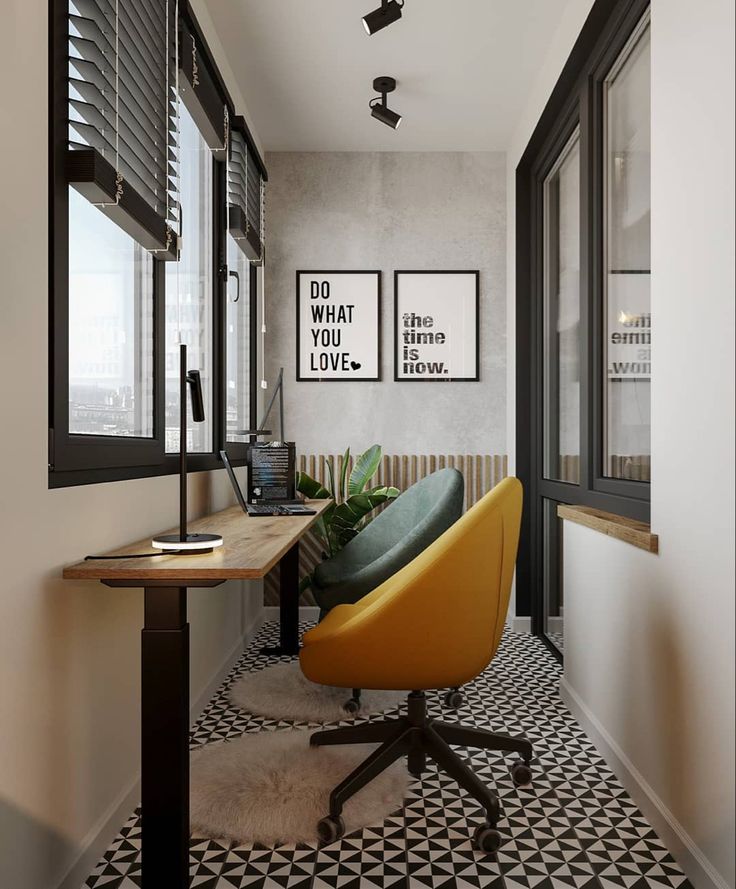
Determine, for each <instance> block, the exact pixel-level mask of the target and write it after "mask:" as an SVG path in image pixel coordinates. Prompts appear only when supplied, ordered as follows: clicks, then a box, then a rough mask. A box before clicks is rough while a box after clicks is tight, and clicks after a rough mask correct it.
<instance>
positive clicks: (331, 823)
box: [317, 815, 345, 846]
mask: <svg viewBox="0 0 736 889" xmlns="http://www.w3.org/2000/svg"><path fill="white" fill-rule="evenodd" d="M317 836H318V837H319V844H320V846H329V844H330V843H336V842H337V841H338V840H341V839H342V838H343V837H344V836H345V822H344V821H343V820H342V818H341V817H340V816H339V815H328V816H327V817H326V818H323V819H322V820H321V821H320V822H319V824H318V825H317Z"/></svg>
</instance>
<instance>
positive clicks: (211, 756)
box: [191, 730, 408, 846]
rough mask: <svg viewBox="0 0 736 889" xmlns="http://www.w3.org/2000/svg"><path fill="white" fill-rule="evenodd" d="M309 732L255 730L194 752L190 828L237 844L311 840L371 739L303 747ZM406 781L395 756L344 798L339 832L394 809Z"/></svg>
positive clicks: (370, 747)
mask: <svg viewBox="0 0 736 889" xmlns="http://www.w3.org/2000/svg"><path fill="white" fill-rule="evenodd" d="M311 734H312V733H311V732H306V731H300V730H294V731H277V732H257V733H254V734H246V735H243V736H242V737H241V738H238V739H237V740H236V741H227V742H224V743H216V744H211V745H208V746H206V747H203V748H202V749H201V750H198V751H196V752H194V753H193V755H192V766H191V825H192V831H193V833H195V835H197V836H206V837H212V838H213V839H217V840H224V841H226V842H234V843H237V844H245V843H262V844H263V845H265V846H274V845H275V844H277V843H310V844H316V842H317V822H318V821H319V820H320V818H324V816H325V815H327V814H328V812H329V796H330V792H331V790H332V789H333V788H334V787H335V785H337V784H339V783H340V781H341V780H342V779H343V778H344V777H345V776H346V775H348V774H349V773H350V772H351V771H352V770H353V769H354V768H355V766H357V765H358V764H359V763H360V762H362V761H363V760H364V759H365V758H366V757H367V756H369V755H370V753H371V752H372V751H373V750H374V749H375V745H371V744H360V745H351V746H345V747H314V748H310V747H309V736H310V735H311ZM407 785H408V772H407V769H406V763H405V762H404V761H403V760H400V761H399V762H398V763H396V764H395V765H393V766H392V767H391V768H390V769H387V770H386V771H385V772H384V773H383V774H382V775H380V776H379V777H378V778H376V779H375V780H373V781H371V782H370V783H369V784H368V786H367V787H364V788H363V790H361V791H360V792H359V793H357V794H356V795H355V796H354V797H353V798H352V799H351V800H350V801H349V802H348V803H347V804H346V805H345V809H344V811H343V818H344V819H345V826H346V832H348V833H349V832H351V831H353V830H357V829H358V828H361V827H365V826H367V825H370V824H380V823H381V822H382V821H384V820H385V819H386V817H387V816H389V815H390V814H391V813H392V812H395V811H397V810H398V809H400V808H401V806H402V804H403V801H404V796H405V794H406V788H407Z"/></svg>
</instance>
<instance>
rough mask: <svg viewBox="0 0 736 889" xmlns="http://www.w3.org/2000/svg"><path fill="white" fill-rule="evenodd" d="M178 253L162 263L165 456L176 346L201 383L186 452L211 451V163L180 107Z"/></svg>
mask: <svg viewBox="0 0 736 889" xmlns="http://www.w3.org/2000/svg"><path fill="white" fill-rule="evenodd" d="M180 113H181V121H180V128H179V154H180V167H181V174H180V175H181V207H182V250H181V257H180V259H179V262H167V263H166V450H167V451H168V452H171V451H178V450H179V343H180V342H184V343H186V345H187V365H188V369H189V370H198V371H199V372H200V374H201V378H202V395H203V398H204V412H205V421H204V423H194V422H192V412H191V406H188V407H187V416H188V423H189V425H188V441H187V447H188V450H189V451H190V452H192V453H197V452H199V453H204V452H209V451H211V450H212V428H213V423H212V419H213V418H212V325H213V321H212V301H213V295H212V279H213V261H214V260H213V252H212V251H213V243H212V237H213V213H214V210H213V203H212V202H213V195H212V189H213V166H212V165H213V160H212V153H211V152H210V149H209V148H208V147H207V144H206V143H205V141H204V139H203V138H202V135H201V134H200V132H199V130H198V129H197V126H196V124H195V123H194V121H193V120H192V117H191V116H190V114H189V112H188V111H187V110H186V108H185V107H184V104H183V103H180Z"/></svg>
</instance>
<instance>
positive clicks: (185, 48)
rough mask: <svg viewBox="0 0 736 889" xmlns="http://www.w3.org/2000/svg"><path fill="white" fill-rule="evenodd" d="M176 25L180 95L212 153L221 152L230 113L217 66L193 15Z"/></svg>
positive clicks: (225, 143)
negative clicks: (177, 26)
mask: <svg viewBox="0 0 736 889" xmlns="http://www.w3.org/2000/svg"><path fill="white" fill-rule="evenodd" d="M179 27H180V30H179V70H180V72H181V75H182V77H181V78H180V80H179V95H180V97H181V99H182V101H183V102H184V104H185V105H186V106H187V110H188V111H189V113H190V114H191V115H192V118H193V119H194V122H195V123H196V124H197V128H198V129H199V131H200V133H201V134H202V136H203V138H204V140H205V142H206V143H207V145H209V147H210V148H211V149H212V150H213V151H215V152H219V151H222V152H224V151H225V149H226V148H227V140H228V129H229V122H228V118H229V114H228V109H227V103H226V100H225V96H224V94H223V91H222V90H221V88H220V84H219V77H218V74H217V69H216V68H215V66H214V63H213V62H212V60H211V58H210V55H209V52H208V50H207V46H206V45H205V43H204V40H203V39H202V38H201V37H200V35H199V33H198V29H197V28H196V27H195V25H194V20H193V18H192V17H191V16H190V15H187V16H182V17H180V19H179Z"/></svg>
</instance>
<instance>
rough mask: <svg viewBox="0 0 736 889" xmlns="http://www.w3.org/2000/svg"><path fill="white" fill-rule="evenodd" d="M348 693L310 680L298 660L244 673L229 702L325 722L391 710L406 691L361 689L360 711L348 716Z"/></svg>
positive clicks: (281, 716)
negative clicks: (345, 708)
mask: <svg viewBox="0 0 736 889" xmlns="http://www.w3.org/2000/svg"><path fill="white" fill-rule="evenodd" d="M351 695H352V691H351V690H350V689H344V688H332V687H331V686H328V685H317V683H315V682H310V681H309V679H307V678H306V676H305V675H304V674H303V673H302V671H301V668H300V667H299V662H298V661H290V662H289V663H287V664H274V665H273V667H266V668H265V669H263V670H258V671H257V672H255V673H247V674H246V675H245V676H243V678H242V679H239V680H238V681H237V682H236V683H234V685H233V686H232V688H231V689H230V700H231V702H232V703H233V704H234V705H235V706H236V707H239V708H240V709H241V710H247V711H248V713H254V714H256V715H257V716H266V717H268V718H269V719H288V720H290V721H293V722H317V723H326V722H337V721H339V720H341V719H354V718H355V716H356V715H365V714H366V713H379V712H381V711H383V710H389V709H392V708H393V707H396V706H398V705H399V704H401V703H402V702H403V701H404V700H405V699H406V692H402V691H364V692H363V694H362V697H361V704H362V706H361V710H360V713H358V714H355V715H351V714H349V713H346V712H345V710H343V705H344V704H345V702H346V701H347V700H348V699H349V698H350V696H351Z"/></svg>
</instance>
